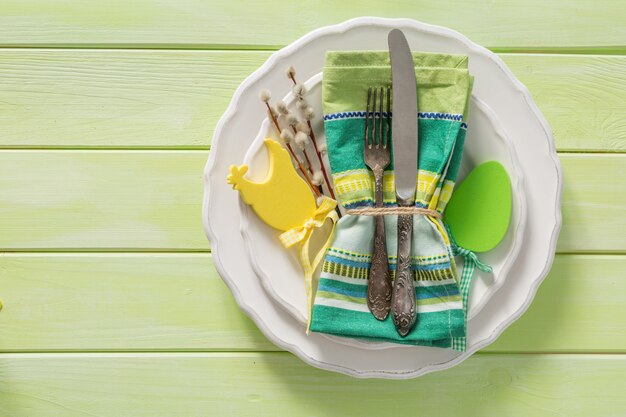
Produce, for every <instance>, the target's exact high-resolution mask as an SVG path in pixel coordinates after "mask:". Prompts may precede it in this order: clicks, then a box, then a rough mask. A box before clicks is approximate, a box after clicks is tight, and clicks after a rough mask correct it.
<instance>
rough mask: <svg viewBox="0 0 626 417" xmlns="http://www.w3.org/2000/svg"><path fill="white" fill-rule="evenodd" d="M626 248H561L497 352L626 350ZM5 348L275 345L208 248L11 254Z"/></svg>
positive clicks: (7, 258)
mask: <svg viewBox="0 0 626 417" xmlns="http://www.w3.org/2000/svg"><path fill="white" fill-rule="evenodd" d="M625 269H626V256H619V255H610V256H606V255H605V256H602V255H558V256H557V258H556V262H555V264H554V267H553V269H552V271H551V272H550V275H549V277H548V278H547V279H546V281H545V282H544V283H543V284H542V286H541V288H540V289H539V292H538V293H537V296H536V298H535V300H534V301H533V304H532V306H531V307H530V309H529V310H528V312H526V313H525V315H524V316H523V317H522V318H521V319H520V320H519V321H518V322H517V323H515V324H514V325H513V326H512V327H511V328H510V329H508V330H507V331H506V332H505V333H504V334H503V335H502V337H501V338H500V339H499V340H498V341H497V342H496V343H494V344H493V345H492V346H490V347H489V348H488V349H487V350H488V351H497V352H626V323H625V322H624V320H623V319H622V318H623V317H625V316H626V305H625V304H624V303H623V297H622V295H623V294H624V293H625V292H626V281H625V280H623V279H620V278H621V277H622V275H623V271H624V270H625ZM0 300H2V302H3V304H4V309H3V310H2V311H0V352H20V351H22V352H23V351H165V350H166V351H184V350H194V351H210V350H224V351H225V350H275V349H276V348H275V347H274V346H273V345H272V344H271V343H270V342H269V341H267V339H265V337H264V336H263V335H262V334H261V333H260V332H259V331H258V330H257V329H256V327H255V325H254V324H253V323H252V322H251V321H250V320H249V319H248V318H247V317H245V316H244V314H243V313H242V312H241V311H240V310H239V308H238V307H237V305H236V303H235V301H234V299H233V297H232V295H231V293H230V292H229V290H228V289H227V288H226V286H225V285H224V283H223V282H222V280H221V279H220V277H219V276H218V274H217V272H216V271H215V269H214V267H213V264H212V259H211V256H210V255H209V254H134V255H129V254H5V255H4V256H2V257H1V258H0Z"/></svg>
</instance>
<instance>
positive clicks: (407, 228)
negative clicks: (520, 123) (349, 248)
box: [387, 29, 418, 336]
mask: <svg viewBox="0 0 626 417" xmlns="http://www.w3.org/2000/svg"><path fill="white" fill-rule="evenodd" d="M387 42H388V43H389V56H390V58H391V79H392V91H393V107H392V113H393V117H392V119H391V120H392V122H391V123H392V125H391V126H392V131H391V139H392V141H393V161H394V170H395V181H396V199H397V201H398V205H399V206H400V207H411V206H413V205H414V204H415V188H416V186H417V144H418V136H417V134H418V133H417V91H416V90H417V88H416V85H417V82H416V80H415V67H414V64H413V56H412V55H411V50H410V49H409V44H408V42H407V40H406V38H405V37H404V33H402V31H401V30H399V29H393V30H392V31H391V32H389V35H388V36H387ZM412 234H413V215H411V214H401V215H399V216H398V258H397V264H396V279H395V281H394V283H393V294H392V302H391V309H392V314H393V322H394V324H395V326H396V329H397V331H398V333H399V334H400V335H401V336H406V335H407V334H408V333H409V332H410V331H411V329H412V328H413V326H414V325H415V320H416V317H417V314H416V305H415V285H414V283H413V271H412V270H411V240H412Z"/></svg>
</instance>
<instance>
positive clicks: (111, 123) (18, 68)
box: [0, 6, 626, 152]
mask: <svg viewBox="0 0 626 417" xmlns="http://www.w3.org/2000/svg"><path fill="white" fill-rule="evenodd" d="M0 7H1V6H0ZM268 56H269V52H260V51H256V52H251V51H245V52H244V51H228V52H226V51H126V50H79V51H76V50H42V49H36V50H28V49H16V50H11V49H4V50H0V63H1V64H0V91H2V98H1V99H0V147H4V148H24V147H34V148H43V147H46V148H48V147H49V148H56V147H63V148H130V149H133V148H178V149H180V148H187V149H189V148H193V149H199V148H200V149H201V148H204V149H208V147H209V144H210V140H211V137H212V136H213V129H214V127H215V125H216V123H217V121H218V119H219V117H220V116H221V115H222V113H223V112H224V111H225V110H226V107H227V105H228V102H229V101H230V98H231V96H232V94H233V92H234V91H235V89H236V87H237V86H238V85H239V83H240V82H241V81H242V80H243V79H244V78H245V77H247V76H248V75H249V74H251V73H252V72H253V71H254V70H255V69H256V68H258V67H259V66H260V65H261V64H262V63H263V62H264V61H265V60H266V59H267V57H268ZM502 57H503V58H504V60H505V62H506V63H507V64H508V65H509V66H510V68H511V70H512V71H513V72H514V74H515V75H516V76H517V77H519V78H520V80H521V81H522V82H524V83H525V84H526V86H527V87H528V88H529V90H530V91H531V93H532V95H533V97H534V99H535V100H536V102H537V104H538V105H539V107H540V109H541V110H542V112H543V114H544V115H545V117H546V118H547V120H548V122H549V123H550V125H551V127H552V129H553V131H554V135H555V139H556V143H557V147H558V148H559V150H562V151H610V152H614V151H624V150H626V121H624V117H623V114H624V112H626V104H625V103H626V57H625V56H611V57H606V56H584V55H526V54H521V55H517V54H503V55H502ZM286 81H287V80H286ZM288 88H289V85H288V83H287V82H286V83H285V92H286V90H287V89H288ZM278 93H279V92H275V96H277V97H278V96H279V95H282V94H278ZM281 93H282V92H281Z"/></svg>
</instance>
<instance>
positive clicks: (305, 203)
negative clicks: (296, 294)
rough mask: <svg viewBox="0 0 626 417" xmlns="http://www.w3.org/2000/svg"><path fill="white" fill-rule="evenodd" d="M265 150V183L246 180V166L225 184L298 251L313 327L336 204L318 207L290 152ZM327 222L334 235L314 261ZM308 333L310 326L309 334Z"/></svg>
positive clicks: (270, 145) (272, 145) (271, 143)
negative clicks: (317, 236) (317, 235)
mask: <svg viewBox="0 0 626 417" xmlns="http://www.w3.org/2000/svg"><path fill="white" fill-rule="evenodd" d="M265 147H266V148H267V152H268V154H269V158H270V160H269V170H268V173H267V176H266V178H265V180H264V181H262V182H252V181H250V180H248V179H246V178H244V175H245V174H246V172H248V166H247V165H240V166H238V167H237V166H234V165H232V166H231V167H230V174H229V175H228V177H227V178H226V181H227V182H228V183H229V184H232V186H233V188H234V189H235V190H237V191H239V195H241V198H243V201H244V202H245V203H246V204H248V205H249V206H250V207H252V210H254V212H255V213H256V214H257V216H259V217H260V218H261V220H263V221H264V222H265V223H267V224H268V225H270V226H272V227H274V228H276V229H278V230H280V231H282V232H283V233H281V235H280V236H279V239H280V242H281V243H282V244H283V246H285V247H286V248H291V247H293V246H297V247H298V257H299V261H300V265H302V269H303V271H304V288H305V291H306V298H307V303H308V310H309V323H310V321H311V315H310V312H311V309H312V308H313V298H314V296H315V294H314V292H313V274H314V273H315V269H316V268H317V266H318V265H319V263H320V262H321V260H322V258H323V256H324V253H325V252H326V248H327V247H328V245H329V244H330V241H331V240H332V237H333V231H334V224H335V222H336V221H337V218H338V216H337V213H336V212H335V207H337V202H336V201H335V200H333V199H331V198H328V197H324V198H322V199H321V201H320V204H319V206H317V204H316V199H315V197H314V196H313V192H312V191H311V189H310V188H309V185H308V184H307V183H306V181H305V180H304V179H302V178H301V177H300V176H299V175H298V173H297V172H296V169H295V168H294V166H293V163H292V161H291V156H290V155H289V153H288V152H287V150H285V149H284V148H283V147H282V146H281V144H280V143H278V142H276V141H275V140H272V139H270V138H267V139H265ZM326 220H330V221H331V222H332V223H333V228H332V231H331V233H330V234H329V235H328V237H327V239H326V242H325V243H324V245H323V246H322V247H321V248H320V249H319V250H318V251H317V253H315V254H314V256H313V259H312V260H311V257H310V256H311V255H310V253H309V243H310V239H311V236H312V234H313V232H314V231H315V229H317V228H320V227H322V226H323V225H324V223H325V222H326ZM308 330H309V328H308V326H307V332H308Z"/></svg>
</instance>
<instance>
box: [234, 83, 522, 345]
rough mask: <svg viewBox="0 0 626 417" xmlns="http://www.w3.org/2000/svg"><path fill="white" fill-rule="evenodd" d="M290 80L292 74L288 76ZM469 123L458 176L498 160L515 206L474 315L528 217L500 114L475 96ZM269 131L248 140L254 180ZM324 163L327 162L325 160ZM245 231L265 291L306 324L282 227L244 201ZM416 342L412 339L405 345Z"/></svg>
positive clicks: (319, 133)
mask: <svg viewBox="0 0 626 417" xmlns="http://www.w3.org/2000/svg"><path fill="white" fill-rule="evenodd" d="M285 81H286V82H285V84H286V86H289V83H288V80H285ZM321 81H322V74H321V73H319V74H317V75H315V76H314V77H312V78H311V79H309V80H308V81H307V82H306V83H305V85H306V87H307V89H308V91H309V94H308V95H307V101H308V102H309V104H311V105H312V106H313V107H314V108H315V111H316V114H318V115H321V114H322V108H321V102H322V100H321V90H322V88H321V87H322V82H321ZM284 101H285V103H287V105H288V107H290V108H291V109H292V110H293V111H296V110H295V102H294V99H293V95H292V94H291V93H289V94H288V95H287V96H286V97H285V99H284ZM468 124H469V126H470V127H469V129H468V132H467V140H466V142H465V143H466V145H465V149H464V152H463V159H462V162H461V168H460V171H459V180H461V179H462V178H464V177H465V176H466V175H467V174H468V173H469V172H470V171H471V170H472V169H473V168H474V167H476V166H478V165H479V164H481V163H483V162H486V161H491V160H496V161H499V162H500V163H502V164H503V165H504V167H505V168H506V170H507V172H508V173H509V176H510V179H511V184H512V188H513V212H512V217H511V225H510V227H509V230H508V233H507V235H506V236H505V239H504V241H503V242H502V243H501V244H500V245H498V247H497V248H495V249H494V250H492V251H490V252H488V253H485V254H480V259H482V260H484V261H485V262H488V263H489V265H491V266H492V267H493V273H492V274H486V273H482V272H481V271H478V270H476V276H475V277H474V278H475V280H474V282H473V285H472V288H471V294H470V298H469V300H470V309H469V317H470V318H472V317H474V316H475V315H476V314H477V313H478V312H479V311H480V309H481V308H482V307H483V306H484V305H485V304H486V303H487V301H488V300H489V298H490V297H491V295H492V294H493V293H494V292H495V291H496V290H497V289H498V288H500V286H501V285H502V283H503V282H504V279H505V278H506V276H507V273H508V271H509V269H510V267H511V266H512V265H513V262H514V261H515V259H516V257H517V255H518V252H519V249H520V247H521V245H522V242H523V235H524V224H525V219H526V203H525V201H526V199H525V197H524V189H523V186H522V177H523V175H522V173H521V169H520V168H519V163H518V161H517V155H516V153H515V148H514V146H513V144H512V143H511V141H510V140H509V139H507V138H506V135H505V133H504V131H503V128H502V127H501V126H500V125H499V123H498V122H497V120H496V116H495V113H494V112H493V111H492V110H491V109H490V108H489V107H488V106H487V105H486V104H485V103H484V102H482V101H481V100H480V99H478V98H476V97H474V96H473V97H472V104H471V111H470V119H469V122H468ZM314 128H315V131H316V137H317V138H318V140H320V141H324V140H325V135H324V130H323V127H322V123H321V117H318V118H317V119H316V125H315V126H314ZM268 136H275V133H274V129H273V128H271V127H270V124H269V121H268V120H267V119H265V120H264V122H263V123H262V125H261V127H260V130H259V132H258V134H257V136H256V139H255V140H254V142H253V143H252V145H251V146H250V148H249V150H248V152H247V153H246V157H245V158H244V163H245V164H247V165H248V166H249V167H250V170H249V171H248V174H246V175H247V177H249V178H251V179H253V180H257V181H260V180H263V179H264V178H265V176H266V175H267V170H268V161H269V158H268V155H267V151H266V149H265V146H264V145H263V140H264V139H265V138H266V137H268ZM326 166H329V165H328V164H326ZM241 210H242V217H241V233H242V235H243V238H244V241H245V243H246V249H247V253H248V256H249V259H250V261H251V263H252V267H253V269H254V270H255V272H256V273H257V275H258V276H259V278H260V279H261V281H262V283H263V286H264V288H265V290H266V291H267V293H268V294H269V295H270V296H271V297H272V298H273V299H274V300H275V301H277V302H278V303H279V304H280V305H282V306H283V307H284V308H285V309H286V310H287V311H288V312H289V313H290V314H292V315H293V316H294V317H295V318H296V319H298V321H300V323H302V325H303V326H304V325H305V323H306V317H307V311H306V305H307V303H306V297H305V289H304V281H303V280H302V268H301V267H300V265H299V264H298V261H297V255H296V253H295V252H294V251H289V252H287V251H286V250H285V249H284V247H283V246H282V245H281V244H280V242H279V241H278V234H279V232H278V231H276V230H274V229H272V228H271V227H269V226H267V225H266V224H265V223H263V222H262V221H261V220H260V219H259V218H258V217H257V216H255V215H254V213H253V212H252V210H250V209H249V207H248V206H246V205H245V204H244V203H243V202H242V203H241ZM334 339H335V340H336V341H338V342H340V343H348V344H352V345H355V346H359V347H365V348H381V347H392V346H396V345H395V344H391V343H380V342H367V341H359V340H355V339H348V338H341V337H336V338H334ZM403 346H406V347H410V348H415V347H414V346H411V345H403Z"/></svg>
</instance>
